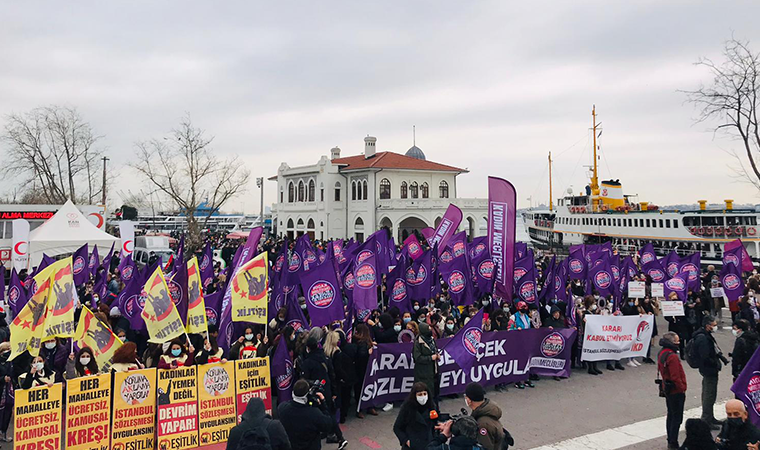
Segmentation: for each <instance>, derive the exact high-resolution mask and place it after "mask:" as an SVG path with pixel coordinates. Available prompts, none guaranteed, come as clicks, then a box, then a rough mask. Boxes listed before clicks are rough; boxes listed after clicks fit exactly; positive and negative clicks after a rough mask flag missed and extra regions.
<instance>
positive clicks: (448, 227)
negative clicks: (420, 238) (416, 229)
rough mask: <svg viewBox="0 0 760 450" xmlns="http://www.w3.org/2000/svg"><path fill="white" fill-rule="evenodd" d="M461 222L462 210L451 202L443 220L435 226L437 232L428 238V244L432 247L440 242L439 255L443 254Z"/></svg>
mask: <svg viewBox="0 0 760 450" xmlns="http://www.w3.org/2000/svg"><path fill="white" fill-rule="evenodd" d="M461 222H462V210H461V209H459V208H457V207H456V206H454V205H452V204H449V207H448V208H446V213H445V214H444V215H443V218H441V222H440V223H439V224H438V226H437V227H436V228H435V233H433V236H432V237H430V238H429V239H428V244H430V247H431V248H432V247H435V245H436V244H438V256H441V253H443V251H444V250H445V249H446V243H448V242H449V239H451V236H453V235H454V233H456V232H457V228H459V224H460V223H461Z"/></svg>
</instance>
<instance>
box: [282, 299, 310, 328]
mask: <svg viewBox="0 0 760 450" xmlns="http://www.w3.org/2000/svg"><path fill="white" fill-rule="evenodd" d="M285 303H286V305H285V306H286V307H287V308H288V314H287V316H285V326H288V325H290V326H291V327H293V329H294V330H296V331H299V330H302V329H303V330H308V329H309V322H308V321H307V320H306V316H304V315H303V311H301V307H300V306H299V305H298V300H296V299H295V298H294V297H293V296H287V298H286V300H285Z"/></svg>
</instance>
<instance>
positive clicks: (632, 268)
mask: <svg viewBox="0 0 760 450" xmlns="http://www.w3.org/2000/svg"><path fill="white" fill-rule="evenodd" d="M622 270H623V272H625V273H626V274H627V275H628V281H630V280H632V279H633V278H634V277H635V276H636V275H637V274H638V273H639V269H637V268H636V263H634V262H633V258H631V257H630V256H626V257H625V259H624V260H623V267H622Z"/></svg>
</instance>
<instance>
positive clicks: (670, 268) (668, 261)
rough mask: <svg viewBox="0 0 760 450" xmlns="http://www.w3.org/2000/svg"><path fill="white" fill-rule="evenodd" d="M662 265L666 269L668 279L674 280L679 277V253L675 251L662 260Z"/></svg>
mask: <svg viewBox="0 0 760 450" xmlns="http://www.w3.org/2000/svg"><path fill="white" fill-rule="evenodd" d="M660 265H661V266H662V268H663V269H665V273H666V274H668V278H673V277H674V276H676V275H678V271H679V270H680V268H681V257H680V256H678V253H677V252H676V251H675V250H673V251H671V252H670V253H668V255H667V256H666V257H664V258H663V259H661V260H660Z"/></svg>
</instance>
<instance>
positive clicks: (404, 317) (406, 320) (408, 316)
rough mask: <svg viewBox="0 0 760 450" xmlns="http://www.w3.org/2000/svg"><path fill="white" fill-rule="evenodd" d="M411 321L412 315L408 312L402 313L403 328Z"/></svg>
mask: <svg viewBox="0 0 760 450" xmlns="http://www.w3.org/2000/svg"><path fill="white" fill-rule="evenodd" d="M411 321H412V313H410V312H409V311H407V312H405V313H404V314H403V315H402V316H401V323H402V324H403V325H404V327H406V325H407V324H408V323H409V322H411Z"/></svg>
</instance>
